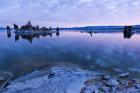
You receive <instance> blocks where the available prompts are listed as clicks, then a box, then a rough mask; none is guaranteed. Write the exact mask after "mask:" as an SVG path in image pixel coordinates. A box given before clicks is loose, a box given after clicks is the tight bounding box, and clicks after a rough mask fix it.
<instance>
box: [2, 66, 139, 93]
mask: <svg viewBox="0 0 140 93" xmlns="http://www.w3.org/2000/svg"><path fill="white" fill-rule="evenodd" d="M128 77H129V73H124V74H121V75H118V76H116V77H111V76H107V75H102V74H100V73H96V72H90V71H85V70H81V69H77V68H65V67H63V68H62V67H53V68H51V69H50V70H49V71H47V72H46V71H35V72H33V73H31V74H28V75H26V76H22V77H20V78H18V79H16V80H14V81H12V82H11V83H10V84H9V85H8V86H6V88H1V89H0V93H140V80H135V79H128Z"/></svg>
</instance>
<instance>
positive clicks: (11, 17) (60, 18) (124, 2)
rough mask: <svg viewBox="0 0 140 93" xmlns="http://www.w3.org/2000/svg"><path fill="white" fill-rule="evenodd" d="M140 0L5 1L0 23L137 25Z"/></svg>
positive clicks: (2, 4)
mask: <svg viewBox="0 0 140 93" xmlns="http://www.w3.org/2000/svg"><path fill="white" fill-rule="evenodd" d="M139 10H140V1H139V0H117V1H116V0H100V1H99V0H47V1H46V0H12V1H9V0H1V3H0V18H1V19H0V21H1V22H0V24H1V25H3V24H10V23H11V22H13V21H14V22H17V23H20V24H22V23H24V22H25V21H27V20H29V19H30V20H32V21H33V22H34V23H36V24H37V23H40V24H41V25H43V24H44V25H58V24H59V25H60V26H80V25H103V24H105V25H111V24H112V25H118V24H137V23H140V22H138V20H137V19H140V16H139Z"/></svg>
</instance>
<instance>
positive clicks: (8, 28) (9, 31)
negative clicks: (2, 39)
mask: <svg viewBox="0 0 140 93" xmlns="http://www.w3.org/2000/svg"><path fill="white" fill-rule="evenodd" d="M6 28H7V37H8V38H10V37H11V28H10V27H9V26H7V27H6Z"/></svg>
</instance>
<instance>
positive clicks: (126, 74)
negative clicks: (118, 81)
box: [118, 72, 130, 78]
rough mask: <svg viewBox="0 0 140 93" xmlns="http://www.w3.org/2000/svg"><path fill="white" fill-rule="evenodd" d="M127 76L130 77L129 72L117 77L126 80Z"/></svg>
mask: <svg viewBox="0 0 140 93" xmlns="http://www.w3.org/2000/svg"><path fill="white" fill-rule="evenodd" d="M129 76H130V73H129V72H127V73H123V74H120V75H118V77H119V78H128V77H129Z"/></svg>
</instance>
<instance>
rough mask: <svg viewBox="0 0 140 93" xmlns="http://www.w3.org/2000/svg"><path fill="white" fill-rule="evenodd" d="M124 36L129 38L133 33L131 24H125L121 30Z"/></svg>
mask: <svg viewBox="0 0 140 93" xmlns="http://www.w3.org/2000/svg"><path fill="white" fill-rule="evenodd" d="M123 34H124V38H128V39H129V38H131V37H132V35H133V34H134V32H133V28H132V26H125V27H124V30H123Z"/></svg>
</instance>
